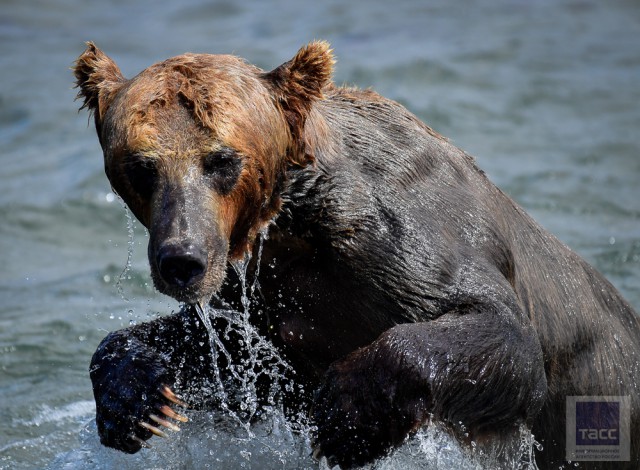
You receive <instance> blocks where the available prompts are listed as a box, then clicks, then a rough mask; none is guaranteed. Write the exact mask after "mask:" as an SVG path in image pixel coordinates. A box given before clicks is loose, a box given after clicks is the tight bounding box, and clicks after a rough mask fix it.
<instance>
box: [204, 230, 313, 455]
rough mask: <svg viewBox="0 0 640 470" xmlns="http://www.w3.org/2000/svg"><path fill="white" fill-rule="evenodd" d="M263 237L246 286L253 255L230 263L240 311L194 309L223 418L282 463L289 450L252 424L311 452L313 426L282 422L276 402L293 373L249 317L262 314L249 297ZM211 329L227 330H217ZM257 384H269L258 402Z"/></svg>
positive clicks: (303, 419) (255, 285)
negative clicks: (287, 437)
mask: <svg viewBox="0 0 640 470" xmlns="http://www.w3.org/2000/svg"><path fill="white" fill-rule="evenodd" d="M265 238H266V234H262V235H261V237H260V239H259V246H258V253H257V259H256V266H257V267H256V269H255V272H254V276H253V279H252V282H251V283H250V284H249V280H248V277H249V275H248V273H249V269H248V268H249V265H250V263H251V261H252V256H251V254H250V253H247V254H246V255H245V257H244V258H243V259H241V260H239V261H237V262H235V263H233V267H234V268H235V270H236V272H237V274H238V278H239V279H240V289H241V305H242V308H241V310H240V311H236V310H225V309H216V308H212V307H211V306H209V305H203V304H202V303H197V304H196V305H195V310H196V312H197V314H198V317H199V318H200V320H201V321H202V324H203V325H204V327H205V328H206V330H207V333H208V337H209V347H210V348H211V355H212V358H213V360H212V369H213V383H212V384H211V386H212V389H213V396H214V397H215V398H216V400H217V401H218V402H219V404H220V407H221V409H222V411H223V412H224V413H225V414H226V416H227V417H228V418H230V419H231V421H232V422H233V423H234V424H235V425H236V426H237V427H238V428H239V429H240V430H242V431H243V433H242V434H243V435H242V436H236V437H234V439H235V440H236V441H237V440H238V439H240V440H242V439H244V440H245V443H246V444H247V445H255V444H256V443H255V442H252V441H258V442H259V443H260V444H261V445H262V446H263V447H265V448H269V449H270V450H271V452H272V453H276V454H278V455H281V459H282V461H283V462H284V461H286V452H287V451H286V450H282V449H280V450H277V449H275V448H274V446H273V443H271V444H269V443H268V442H267V440H266V439H264V438H263V437H261V435H259V434H256V433H255V432H254V431H255V426H256V423H262V424H261V426H265V423H270V424H269V426H272V427H276V428H279V429H281V430H283V431H280V432H284V433H285V434H287V435H297V436H300V437H302V440H303V441H305V442H307V446H308V448H309V449H310V446H309V445H308V436H309V432H310V429H311V427H310V425H309V423H308V419H307V417H306V416H305V415H303V414H299V415H298V416H297V417H296V419H295V420H291V419H285V417H284V412H283V408H282V403H281V402H280V398H281V390H282V389H285V388H286V389H288V390H292V389H293V387H294V386H295V385H294V384H292V383H291V379H290V378H288V377H287V374H292V373H294V371H293V369H292V367H291V366H290V365H289V364H288V363H287V361H286V360H285V359H284V358H283V357H282V356H281V354H280V352H279V351H278V350H277V349H276V347H275V346H274V345H273V343H272V342H271V341H270V340H269V339H268V338H266V337H264V336H262V335H261V334H260V333H259V331H258V330H257V329H256V327H255V326H254V325H253V323H252V321H251V316H252V315H259V314H260V313H261V312H259V311H257V312H256V311H253V309H252V302H251V299H252V298H253V295H254V293H255V291H256V289H257V288H259V284H258V280H257V278H258V274H259V266H260V259H261V256H262V247H263V243H264V239H265ZM214 325H216V326H218V325H225V326H224V327H222V328H220V327H218V328H216V327H214ZM230 340H231V341H233V344H234V347H233V350H232V351H230V350H229V349H228V347H227V345H228V344H229V341H230ZM221 364H225V369H224V371H222V370H221V368H220V365H221ZM263 379H266V380H263ZM260 381H262V382H263V383H266V384H267V390H266V392H267V393H266V394H264V393H262V394H261V398H259V391H258V383H259V382H260ZM263 386H264V385H263ZM262 395H264V396H262ZM261 400H262V401H261ZM227 424H228V423H227ZM269 441H272V439H270V440H269Z"/></svg>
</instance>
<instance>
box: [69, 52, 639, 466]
mask: <svg viewBox="0 0 640 470" xmlns="http://www.w3.org/2000/svg"><path fill="white" fill-rule="evenodd" d="M333 63H334V60H333V57H332V53H331V51H330V49H329V46H328V45H327V44H326V43H325V42H313V43H311V44H309V45H307V46H306V47H303V48H302V49H300V51H299V52H298V53H297V54H296V56H295V57H294V58H293V59H291V60H290V61H288V62H286V63H284V64H282V65H280V66H279V67H277V68H276V69H274V70H272V71H269V72H265V71H263V70H261V69H259V68H257V67H254V66H252V65H249V64H247V63H246V62H244V61H243V60H241V59H239V58H236V57H233V56H226V55H207V54H184V55H181V56H177V57H174V58H171V59H168V60H166V61H164V62H161V63H158V64H155V65H152V66H151V67H149V68H147V69H146V70H144V71H143V72H142V73H140V74H139V75H137V76H136V77H134V78H132V79H126V78H125V77H124V76H123V75H122V73H121V72H120V70H119V69H118V67H117V65H116V64H115V63H114V62H113V61H112V60H111V59H110V58H108V57H107V56H106V55H105V54H104V53H103V52H101V51H100V50H99V49H98V48H97V47H96V46H95V45H94V44H92V43H88V47H87V49H86V50H85V52H84V53H83V54H82V55H81V56H80V57H79V58H78V60H77V62H76V64H75V68H74V72H75V76H76V79H77V86H78V87H79V94H78V96H79V97H80V98H82V99H83V100H84V104H83V107H84V108H88V109H89V110H90V111H91V112H93V114H94V116H95V125H96V130H97V133H98V138H99V140H100V144H101V146H102V149H103V151H104V162H105V169H106V174H107V176H108V178H109V181H110V182H111V185H112V187H113V189H114V191H116V192H117V194H119V195H120V196H121V197H122V198H123V199H124V201H125V202H126V203H127V205H128V206H129V207H130V208H131V210H132V211H133V213H134V214H135V216H136V217H137V218H138V219H139V220H140V221H141V222H142V224H144V226H145V227H146V228H147V229H148V230H149V235H150V238H149V249H148V255H149V264H150V266H151V273H152V277H153V280H154V283H155V286H156V287H157V289H158V290H160V291H161V292H163V293H165V294H167V295H169V296H171V297H173V298H175V299H177V300H178V301H180V302H183V303H184V304H185V306H184V308H183V309H182V310H181V311H180V312H178V313H176V314H173V315H170V316H167V317H162V318H159V319H157V320H155V321H151V322H147V323H143V324H139V325H136V326H133V327H130V328H127V329H124V330H121V331H117V332H114V333H112V334H110V335H109V336H107V337H106V338H105V339H104V340H103V342H102V343H101V345H100V346H99V348H98V350H97V351H96V353H95V355H94V357H93V360H92V364H91V379H92V381H93V389H94V395H95V400H96V405H97V424H98V429H99V433H100V437H101V441H102V443H103V444H105V445H107V446H111V447H115V448H116V449H120V450H122V451H125V452H136V451H138V450H139V449H140V447H141V446H144V445H146V442H145V441H146V440H147V439H149V438H150V437H151V435H152V433H154V434H163V432H162V431H161V429H162V427H163V426H166V427H172V426H174V424H173V420H176V419H178V420H179V419H182V416H181V415H180V414H179V413H177V412H176V411H174V409H177V408H175V406H176V404H178V405H179V404H180V403H181V402H180V400H179V399H178V398H177V397H176V395H175V394H174V391H175V392H178V393H184V394H186V395H188V394H189V393H190V392H189V390H192V389H193V388H197V387H196V385H198V386H203V387H205V388H206V381H204V380H203V379H202V377H203V376H205V375H207V374H210V372H208V371H209V370H210V369H211V364H210V363H209V362H210V361H211V360H212V353H211V349H210V348H209V344H208V342H207V339H206V338H207V333H206V330H205V328H204V327H203V326H202V324H201V322H200V321H199V317H198V316H197V315H196V312H195V308H194V307H193V306H194V305H198V304H200V305H203V304H205V303H207V302H210V303H212V304H214V305H221V304H225V303H226V304H227V305H238V298H239V296H240V293H239V292H238V289H237V284H238V274H237V273H236V272H235V270H234V269H231V268H230V263H231V262H233V261H234V260H239V259H242V258H243V257H244V256H245V255H246V254H247V253H250V252H254V251H256V250H257V245H258V243H257V242H256V241H257V239H258V238H259V234H260V233H263V232H265V231H267V232H268V233H267V236H266V240H265V241H264V245H263V246H262V249H263V252H262V253H261V257H260V260H259V261H258V262H256V261H255V260H257V259H258V258H257V257H255V256H254V258H253V260H254V262H253V266H250V268H249V269H250V270H251V271H252V272H253V273H254V274H257V272H258V271H260V273H261V274H260V277H259V289H258V291H259V294H256V296H255V297H256V299H255V302H256V305H257V307H256V311H257V312H258V314H255V315H253V314H252V317H251V319H252V322H254V324H255V326H256V328H257V329H258V330H259V331H261V332H262V334H264V335H265V337H268V338H269V339H270V340H271V341H272V342H273V344H274V345H275V347H277V348H278V349H279V351H280V352H281V354H282V355H283V357H285V358H286V359H287V361H288V363H289V364H290V365H291V367H292V369H293V370H294V371H295V377H296V380H297V381H298V382H299V383H301V384H303V385H304V386H305V387H304V391H301V392H299V393H289V396H288V398H287V399H286V400H285V401H286V402H287V403H289V401H291V403H293V402H296V403H297V405H296V406H300V407H301V409H304V410H307V412H308V413H309V415H310V416H311V419H312V422H313V424H314V425H315V426H316V431H315V433H314V435H313V446H314V449H315V452H314V454H315V455H316V456H326V458H327V459H328V460H329V462H330V463H331V464H339V465H340V466H342V467H345V468H347V467H353V466H357V465H362V464H365V463H367V462H371V461H373V460H374V459H376V458H378V457H380V456H383V455H385V454H386V453H387V452H389V451H390V450H391V449H393V448H394V447H395V446H397V445H399V444H400V443H402V442H403V440H405V439H406V437H407V436H408V435H410V434H411V433H412V432H414V431H416V430H417V429H418V428H420V427H421V426H423V425H428V423H430V422H435V421H437V422H439V423H443V424H444V425H447V426H449V428H450V429H451V432H452V433H453V434H454V435H456V436H459V438H460V440H461V441H464V442H466V443H469V441H470V440H473V441H475V442H482V441H486V440H492V439H501V436H505V435H509V434H510V433H513V432H514V430H515V429H516V426H517V425H518V423H525V424H526V425H528V426H529V427H530V429H532V432H533V434H534V435H535V437H536V439H537V440H538V441H539V442H540V443H541V444H542V446H543V448H542V450H541V451H539V452H538V453H537V457H536V459H537V464H538V466H539V467H540V468H551V467H553V466H556V467H557V466H558V465H561V464H563V462H564V461H565V449H566V443H565V415H566V414H565V405H566V401H567V397H568V396H625V397H629V402H630V406H631V434H630V435H631V436H632V437H633V438H634V439H633V441H632V448H631V461H627V462H612V463H610V465H611V466H612V467H613V468H638V466H640V449H639V445H638V444H639V442H640V439H638V436H640V321H639V318H638V316H637V315H636V313H635V312H634V311H633V310H632V308H631V307H630V305H629V304H628V303H627V302H626V301H625V300H624V299H623V298H622V297H621V296H620V294H619V293H618V292H617V291H616V289H615V288H614V287H613V286H612V285H611V284H610V283H609V282H607V281H606V280H605V279H604V278H603V277H602V276H601V275H600V274H598V273H597V272H596V271H595V270H594V268H592V267H591V266H589V265H588V264H587V263H586V262H585V261H583V260H582V259H581V258H580V257H579V256H577V255H576V254H575V253H573V252H572V251H571V250H570V249H569V248H567V247H566V246H565V245H563V244H562V243H561V242H560V241H558V240H557V239H556V238H554V237H553V236H552V235H550V234H549V233H548V232H546V231H545V230H544V229H542V228H541V227H540V226H539V225H538V224H537V223H536V222H535V221H533V220H532V219H531V218H530V217H529V216H528V215H527V214H526V213H525V212H524V211H523V210H522V209H521V208H520V207H519V206H518V205H517V204H516V203H514V202H513V201H512V200H511V199H510V198H509V197H508V196H506V195H505V194H504V193H502V192H501V191H500V190H499V189H497V188H496V187H495V186H494V185H493V184H492V183H491V182H490V181H489V180H488V179H487V177H486V176H485V174H484V173H483V172H482V171H481V170H479V169H478V168H477V167H476V165H475V164H474V161H473V159H472V158H471V157H470V156H469V155H467V154H466V153H464V152H463V151H461V150H459V149H458V148H456V147H454V146H453V145H451V144H450V143H449V142H448V141H447V140H446V139H445V138H443V137H441V136H440V135H438V134H437V133H436V132H434V131H433V130H432V129H430V128H429V127H428V126H426V125H425V124H423V123H422V122H421V121H419V120H418V119H417V118H416V117H415V116H414V115H412V114H411V113H410V112H408V111H407V110H406V109H405V108H403V107H402V106H401V105H399V104H398V103H395V102H393V101H390V100H388V99H385V98H383V97H381V96H379V95H378V94H376V93H374V92H373V91H368V90H367V91H363V90H359V89H355V88H347V87H338V86H335V85H334V84H333V83H332V81H331V74H332V68H333ZM214 326H215V327H217V328H221V327H222V326H221V325H214ZM233 347H234V345H233V338H231V340H230V341H229V345H228V348H229V350H232V349H233ZM223 369H224V368H223ZM186 395H185V396H186ZM291 406H293V405H291ZM172 407H174V408H172ZM588 465H589V464H588V463H586V462H585V463H584V464H581V467H582V468H584V467H586V466H588ZM593 465H595V466H596V467H597V468H605V467H606V466H607V465H608V464H607V463H606V462H605V463H595V464H593Z"/></svg>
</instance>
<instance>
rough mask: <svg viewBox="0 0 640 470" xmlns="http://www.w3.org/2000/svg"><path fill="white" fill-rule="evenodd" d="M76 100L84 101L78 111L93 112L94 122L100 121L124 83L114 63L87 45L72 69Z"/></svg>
mask: <svg viewBox="0 0 640 470" xmlns="http://www.w3.org/2000/svg"><path fill="white" fill-rule="evenodd" d="M73 73H74V75H75V77H76V87H77V88H79V89H80V91H78V96H77V97H76V98H77V99H78V98H82V99H83V100H84V102H83V104H82V106H81V107H80V109H84V108H88V109H89V110H90V111H92V112H95V115H96V120H102V117H103V116H104V113H105V111H106V110H107V108H108V107H109V103H110V102H111V100H112V99H113V97H114V96H115V94H116V92H117V91H118V90H119V89H120V88H121V87H122V85H123V84H124V83H125V82H126V79H125V78H124V76H123V75H122V72H120V69H119V68H118V66H117V65H116V63H115V62H114V61H113V60H111V59H110V58H109V57H107V55H106V54H105V53H104V52H102V51H101V50H100V49H98V48H97V47H96V45H95V44H93V43H92V42H88V43H87V49H86V50H85V51H84V52H83V53H82V55H80V57H78V60H76V63H75V65H74V67H73Z"/></svg>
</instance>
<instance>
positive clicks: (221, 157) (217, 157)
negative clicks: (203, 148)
mask: <svg viewBox="0 0 640 470" xmlns="http://www.w3.org/2000/svg"><path fill="white" fill-rule="evenodd" d="M202 169H203V173H204V175H205V177H206V178H207V179H208V180H209V182H210V184H211V186H212V187H213V188H214V189H216V190H217V191H218V192H220V193H221V194H223V195H224V194H228V193H229V192H230V191H231V190H232V189H233V187H234V186H235V185H236V183H237V182H238V178H239V177H240V172H241V171H242V159H241V158H240V156H239V155H238V153H237V152H236V151H235V150H233V149H231V148H229V147H223V148H221V149H220V150H217V151H215V152H211V153H209V154H207V155H206V156H205V157H204V158H203V160H202Z"/></svg>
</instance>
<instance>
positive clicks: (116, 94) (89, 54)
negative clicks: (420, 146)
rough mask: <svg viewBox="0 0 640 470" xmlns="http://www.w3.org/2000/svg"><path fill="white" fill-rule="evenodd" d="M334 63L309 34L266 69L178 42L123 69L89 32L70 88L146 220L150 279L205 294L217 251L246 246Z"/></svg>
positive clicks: (304, 160)
mask: <svg viewBox="0 0 640 470" xmlns="http://www.w3.org/2000/svg"><path fill="white" fill-rule="evenodd" d="M332 67H333V57H332V54H331V51H330V49H329V46H328V44H327V43H325V42H313V43H310V44H309V45H307V46H306V47H303V48H302V49H300V51H299V52H298V53H297V54H296V56H295V57H294V58H293V59H291V60H290V61H288V62H286V63H284V64H282V65H281V66H279V67H278V68H276V69H274V70H272V71H270V72H264V71H262V70H260V69H258V68H257V67H254V66H251V65H249V64H247V63H245V62H244V61H242V60H241V59H239V58H236V57H233V56H226V55H205V54H185V55H181V56H177V57H174V58H171V59H168V60H166V61H164V62H161V63H158V64H155V65H152V66H151V67H149V68H147V69H146V70H144V71H143V72H141V73H140V74H139V75H137V76H136V77H134V78H132V79H126V78H125V77H124V76H123V75H122V73H121V72H120V70H119V68H118V66H117V65H116V64H115V62H113V60H111V59H110V58H109V57H107V56H106V55H105V54H104V53H103V52H102V51H101V50H99V49H98V48H97V47H96V46H95V45H94V44H92V43H88V44H87V49H86V50H85V52H84V53H83V54H82V55H81V56H80V57H79V58H78V60H77V61H76V64H75V67H74V73H75V76H76V79H77V82H76V83H77V86H78V88H79V93H78V97H79V98H82V99H83V100H84V104H83V106H82V108H88V109H89V110H90V111H91V112H93V114H94V118H95V125H96V130H97V133H98V138H99V140H100V145H101V146H102V149H103V153H104V163H105V171H106V173H107V176H108V178H109V181H110V182H111V185H112V187H113V189H114V191H115V192H116V193H117V194H118V195H120V197H122V199H124V201H125V202H126V204H127V205H128V206H129V207H130V209H131V211H132V212H133V213H134V214H135V216H136V217H137V218H138V220H140V222H141V223H142V224H143V225H144V226H145V227H146V228H147V229H148V230H149V234H150V239H149V250H148V255H149V264H150V266H151V273H152V277H153V280H154V284H155V285H156V287H157V288H158V290H160V291H161V292H163V293H165V294H167V295H170V296H171V297H174V298H175V299H177V300H179V301H182V302H188V303H192V302H197V301H206V300H208V298H210V297H211V295H213V294H214V293H215V292H216V291H217V290H218V289H219V288H220V286H221V284H222V282H223V280H224V275H225V272H226V265H227V261H228V260H229V259H231V260H233V259H239V258H241V257H243V256H244V254H245V253H246V252H247V251H248V250H250V249H251V247H252V245H253V242H254V241H255V239H256V236H257V234H258V233H259V231H260V230H262V229H263V228H264V227H265V226H266V225H267V224H268V223H269V221H270V220H272V218H273V217H274V215H275V214H276V213H277V211H278V210H279V208H280V198H279V191H280V189H281V186H282V184H283V179H284V177H285V171H286V168H287V167H288V166H290V165H307V164H309V163H310V162H312V161H313V152H312V150H310V146H309V145H306V140H307V138H306V137H305V132H304V128H305V122H306V121H307V118H308V117H309V116H310V113H312V112H313V109H312V108H313V105H314V103H315V102H316V101H318V100H321V99H322V98H323V89H324V88H325V87H328V86H330V81H331V71H332ZM82 108H81V109H82Z"/></svg>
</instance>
